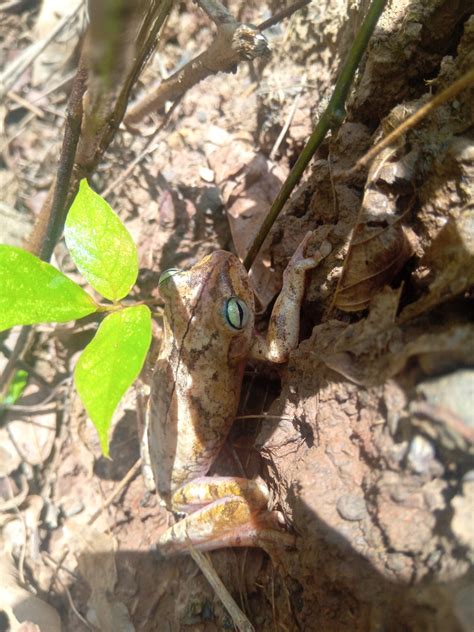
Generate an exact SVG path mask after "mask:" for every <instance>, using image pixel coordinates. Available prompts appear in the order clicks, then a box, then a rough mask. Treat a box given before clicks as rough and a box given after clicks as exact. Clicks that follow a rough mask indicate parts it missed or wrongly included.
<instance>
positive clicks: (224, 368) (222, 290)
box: [147, 233, 326, 552]
mask: <svg viewBox="0 0 474 632" xmlns="http://www.w3.org/2000/svg"><path fill="white" fill-rule="evenodd" d="M310 236H311V233H308V235H306V237H305V239H304V240H303V241H302V243H301V244H300V246H299V247H298V249H297V250H296V252H295V254H294V255H293V257H292V259H291V260H290V262H289V264H288V267H287V269H286V271H285V273H284V277H283V287H282V290H281V293H280V295H279V297H278V299H277V301H276V303H275V307H274V309H273V312H272V316H271V319H270V323H269V328H268V333H267V337H266V338H263V337H261V336H259V335H257V334H256V333H255V332H254V321H255V302H254V295H253V292H252V289H251V286H250V282H249V278H248V275H247V272H246V270H245V268H244V267H243V265H242V264H241V262H240V261H239V259H238V258H237V257H236V256H235V255H233V254H231V253H229V252H225V251H223V250H219V251H216V252H213V253H212V254H211V255H209V256H208V257H205V258H204V259H203V260H202V261H201V262H199V263H198V264H196V265H195V266H193V267H192V268H191V269H190V270H187V271H177V270H170V271H167V272H165V273H164V274H163V275H162V276H161V278H160V294H161V296H162V297H163V299H164V301H165V308H164V317H163V322H164V338H163V342H162V346H161V349H160V354H159V357H158V361H157V366H156V370H155V372H154V374H153V378H152V387H151V396H150V402H149V409H148V420H147V426H148V444H149V454H150V462H151V466H152V469H153V474H154V478H155V482H156V486H157V491H158V494H159V496H160V498H161V499H162V501H163V503H164V504H166V506H167V507H168V509H170V510H174V511H186V512H191V513H190V515H189V516H188V517H187V518H186V519H184V520H182V521H181V522H178V523H177V524H176V525H175V526H174V527H172V528H171V529H168V531H166V532H165V533H164V534H163V535H162V536H161V538H160V541H159V545H160V546H161V548H162V549H163V550H164V551H165V552H179V551H184V550H186V547H187V541H188V540H189V539H190V540H191V541H192V542H193V544H194V545H195V546H196V547H199V548H201V549H211V548H218V547H221V546H229V545H232V546H235V545H245V546H247V545H263V544H262V542H263V543H264V542H265V541H277V542H280V543H283V544H290V543H292V542H293V538H292V537H291V536H289V535H288V534H287V533H284V532H282V530H281V529H280V528H279V527H278V519H277V516H276V512H267V511H266V503H267V499H268V493H267V489H266V486H265V484H264V483H263V481H261V480H257V481H249V480H246V479H234V478H232V477H226V478H223V479H221V478H215V477H205V475H206V474H207V473H208V471H209V469H210V467H211V465H212V464H213V462H214V460H215V459H216V457H217V455H218V453H219V451H220V450H221V448H222V446H223V444H224V442H225V440H226V437H227V435H228V432H229V430H230V427H231V425H232V422H233V420H234V417H235V414H236V412H237V408H238V404H239V397H240V390H241V384H242V377H243V371H244V367H245V364H246V361H247V360H248V359H249V358H250V357H253V358H259V359H264V360H269V361H273V362H285V361H286V360H287V359H288V354H289V352H290V351H291V349H293V348H295V347H296V345H297V343H298V335H299V311H300V305H301V301H302V298H303V293H304V284H305V272H306V270H308V269H311V268H314V267H315V266H316V265H317V264H318V263H319V261H320V260H321V258H322V256H323V255H322V254H321V252H318V253H317V254H316V256H313V257H305V255H304V251H305V248H306V246H307V242H308V240H309V239H310ZM325 254H326V253H325Z"/></svg>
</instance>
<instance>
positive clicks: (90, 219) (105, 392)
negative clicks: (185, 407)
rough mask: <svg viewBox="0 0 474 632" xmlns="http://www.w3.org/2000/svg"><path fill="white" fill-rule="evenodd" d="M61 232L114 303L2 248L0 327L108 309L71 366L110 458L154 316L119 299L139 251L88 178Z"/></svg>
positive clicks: (94, 282)
mask: <svg viewBox="0 0 474 632" xmlns="http://www.w3.org/2000/svg"><path fill="white" fill-rule="evenodd" d="M64 236H65V240H66V245H67V247H68V249H69V251H70V253H71V257H72V259H73V261H74V263H75V264H76V266H77V268H78V270H79V271H80V272H81V274H82V275H83V276H84V278H85V279H86V280H87V281H88V283H89V284H90V285H91V287H92V288H94V289H95V290H96V291H97V292H98V293H99V294H101V295H102V296H103V297H105V298H106V299H108V300H109V301H111V304H101V303H98V302H96V301H95V300H94V299H93V298H92V296H90V295H89V294H88V293H87V292H85V291H84V290H83V289H82V288H81V287H80V286H79V285H77V283H74V281H72V280H71V279H69V278H68V277H67V276H65V275H64V274H63V273H62V272H59V270H57V269H56V268H54V267H53V266H52V265H50V264H49V263H45V262H44V261H41V260H40V259H38V257H35V256H34V255H32V254H31V253H29V252H27V251H26V250H23V249H21V248H16V247H13V246H4V245H0V288H1V289H0V331H3V330H5V329H9V328H10V327H12V326H14V325H33V324H36V323H45V322H55V323H63V322H66V321H69V320H77V319H79V318H84V317H85V316H88V315H89V314H93V313H97V312H108V313H107V315H106V316H105V318H104V319H103V320H102V322H101V324H100V325H99V328H98V330H97V332H96V334H95V336H94V338H93V339H92V341H91V342H90V343H89V344H88V345H87V347H86V348H85V349H84V351H83V352H82V354H81V356H80V358H79V360H78V362H77V365H76V368H75V371H74V381H75V384H76V388H77V391H78V393H79V396H80V398H81V401H82V403H83V404H84V408H85V409H86V411H87V414H88V415H89V417H90V419H91V420H92V422H93V424H94V426H95V428H96V430H97V432H98V434H99V439H100V444H101V448H102V452H103V453H104V454H105V455H106V456H108V454H109V429H110V423H111V420H112V415H113V413H114V410H115V409H116V407H117V405H118V403H119V401H120V400H121V398H122V397H123V395H124V394H125V392H126V390H127V389H128V388H129V386H130V385H131V384H132V383H133V381H134V380H135V378H136V377H137V376H138V374H139V373H140V370H141V368H142V366H143V363H144V361H145V357H146V354H147V352H148V348H149V346H150V342H151V313H150V310H149V308H148V307H147V306H146V305H133V306H124V305H122V304H121V302H120V301H121V300H122V299H123V298H124V297H125V296H126V295H127V294H128V293H129V292H130V290H131V289H132V287H133V285H134V284H135V281H136V280H137V276H138V254H137V249H136V247H135V244H134V243H133V240H132V238H131V236H130V234H129V233H128V231H127V229H126V228H125V226H124V225H123V224H122V222H121V221H120V219H119V218H118V217H117V215H116V214H115V213H114V211H113V210H112V209H111V208H110V206H109V205H108V204H107V202H106V201H105V200H104V199H102V198H101V197H100V195H98V194H97V193H95V192H94V191H93V190H92V189H91V188H90V187H89V185H88V184H87V181H86V180H82V182H81V184H80V187H79V191H78V193H77V196H76V198H75V200H74V202H73V204H72V206H71V208H70V210H69V213H68V216H67V220H66V225H65V227H64ZM2 404H3V405H5V404H7V402H6V401H4V402H2Z"/></svg>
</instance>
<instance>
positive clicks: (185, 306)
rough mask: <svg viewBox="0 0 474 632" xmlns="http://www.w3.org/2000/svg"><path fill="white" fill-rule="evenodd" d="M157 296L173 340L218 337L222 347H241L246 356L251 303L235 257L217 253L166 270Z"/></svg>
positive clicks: (251, 324) (244, 274)
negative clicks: (188, 265) (181, 268)
mask: <svg viewBox="0 0 474 632" xmlns="http://www.w3.org/2000/svg"><path fill="white" fill-rule="evenodd" d="M160 294H161V296H162V298H163V299H164V301H165V318H166V320H167V321H168V325H169V326H170V328H171V330H172V332H173V334H174V335H175V337H176V338H181V339H183V337H184V336H186V337H187V338H188V337H189V336H191V337H193V338H197V337H201V338H202V340H203V341H205V340H206V339H208V338H209V337H210V336H212V337H213V338H216V337H218V338H219V339H220V342H221V343H222V345H223V347H225V346H232V347H237V346H239V345H242V355H244V354H245V353H246V350H247V348H248V345H249V342H250V338H251V336H252V332H253V327H254V319H255V303H254V296H253V292H252V289H251V287H250V283H249V279H248V275H247V272H246V270H245V268H244V267H243V265H242V263H241V262H240V261H239V259H238V258H237V257H236V256H235V255H233V254H232V253H230V252H226V251H224V250H217V251H215V252H213V253H212V254H210V255H208V256H207V257H205V258H204V259H202V260H201V261H200V262H199V263H197V264H196V265H194V266H193V267H192V268H190V269H189V270H184V271H179V270H176V269H171V270H167V271H166V272H164V273H163V274H162V275H161V277H160ZM196 343H197V341H196ZM226 343H227V344H226ZM235 352H236V354H237V355H238V349H237V348H236V349H235Z"/></svg>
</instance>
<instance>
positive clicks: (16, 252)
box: [0, 245, 98, 331]
mask: <svg viewBox="0 0 474 632" xmlns="http://www.w3.org/2000/svg"><path fill="white" fill-rule="evenodd" d="M97 309H98V305H97V304H96V303H95V302H94V300H93V299H92V297H91V296H89V294H87V292H84V290H83V289H82V288H81V287H79V285H77V284H76V283H74V281H71V279H68V277H67V276H65V275H64V274H63V273H62V272H59V270H56V268H53V266H52V265H50V264H49V263H45V262H44V261H41V259H38V257H35V256H34V255H32V254H31V252H27V251H26V250H23V249H22V248H16V247H14V246H3V245H0V331H2V330H4V329H9V328H10V327H13V325H32V324H34V323H45V322H54V323H64V322H66V321H68V320H76V318H83V317H84V316H87V315H88V314H92V313H93V312H95V311H97Z"/></svg>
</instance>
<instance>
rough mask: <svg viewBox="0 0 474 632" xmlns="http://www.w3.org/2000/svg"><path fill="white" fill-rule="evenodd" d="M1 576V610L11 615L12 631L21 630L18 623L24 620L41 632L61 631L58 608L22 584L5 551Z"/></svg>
mask: <svg viewBox="0 0 474 632" xmlns="http://www.w3.org/2000/svg"><path fill="white" fill-rule="evenodd" d="M0 577H1V578H2V579H1V590H0V612H4V613H8V614H10V615H11V619H10V623H11V630H12V632H13V631H14V630H15V631H19V629H20V626H19V625H18V624H21V623H23V622H24V623H25V624H26V623H30V624H36V625H38V626H39V628H40V630H41V632H61V620H60V618H59V615H58V613H57V612H56V610H55V609H54V608H53V607H52V606H50V605H49V604H47V603H46V602H45V601H43V600H42V599H39V598H38V597H36V596H35V595H33V594H31V593H30V592H29V591H28V590H26V588H24V587H23V586H22V585H21V584H20V581H19V578H18V573H17V571H16V569H15V566H14V565H13V561H12V558H11V557H10V555H9V554H8V553H5V552H3V553H0ZM21 629H23V630H25V629H26V628H21ZM28 629H29V628H28Z"/></svg>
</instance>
